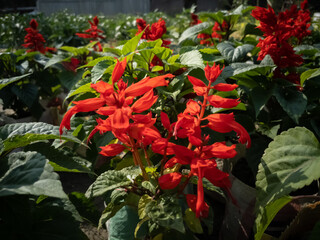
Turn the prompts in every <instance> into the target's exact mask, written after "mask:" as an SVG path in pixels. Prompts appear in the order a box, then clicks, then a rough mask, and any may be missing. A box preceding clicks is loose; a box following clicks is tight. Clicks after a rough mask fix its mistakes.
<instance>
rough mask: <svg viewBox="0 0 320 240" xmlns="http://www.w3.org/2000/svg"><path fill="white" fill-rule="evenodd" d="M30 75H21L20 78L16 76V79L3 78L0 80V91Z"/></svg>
mask: <svg viewBox="0 0 320 240" xmlns="http://www.w3.org/2000/svg"><path fill="white" fill-rule="evenodd" d="M31 74H32V73H27V74H23V75H21V76H16V77H11V78H3V79H0V90H1V89H2V88H4V87H5V86H7V85H9V84H11V83H14V82H16V81H19V80H20V79H23V78H25V77H27V76H29V75H31Z"/></svg>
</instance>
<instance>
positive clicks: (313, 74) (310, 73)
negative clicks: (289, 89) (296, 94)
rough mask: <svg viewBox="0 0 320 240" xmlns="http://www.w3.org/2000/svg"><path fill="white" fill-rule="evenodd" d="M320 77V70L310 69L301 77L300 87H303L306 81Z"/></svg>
mask: <svg viewBox="0 0 320 240" xmlns="http://www.w3.org/2000/svg"><path fill="white" fill-rule="evenodd" d="M319 75H320V68H316V69H309V70H307V71H305V72H303V73H302V74H301V75H300V85H301V86H303V84H304V82H305V81H306V80H309V79H311V78H314V77H317V76H319Z"/></svg>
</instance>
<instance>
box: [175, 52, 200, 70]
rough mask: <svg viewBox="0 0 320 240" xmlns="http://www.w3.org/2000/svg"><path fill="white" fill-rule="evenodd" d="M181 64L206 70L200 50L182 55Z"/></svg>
mask: <svg viewBox="0 0 320 240" xmlns="http://www.w3.org/2000/svg"><path fill="white" fill-rule="evenodd" d="M180 62H181V64H183V65H186V66H188V67H194V68H204V64H203V60H202V55H201V53H200V52H199V51H198V50H193V51H189V52H186V53H183V54H181V55H180Z"/></svg>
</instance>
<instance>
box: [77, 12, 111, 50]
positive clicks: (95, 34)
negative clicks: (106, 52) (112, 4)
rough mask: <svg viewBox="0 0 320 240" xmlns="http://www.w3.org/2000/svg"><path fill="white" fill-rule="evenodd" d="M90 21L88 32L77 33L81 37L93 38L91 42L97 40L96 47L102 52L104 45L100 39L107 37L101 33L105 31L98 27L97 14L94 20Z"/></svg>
mask: <svg viewBox="0 0 320 240" xmlns="http://www.w3.org/2000/svg"><path fill="white" fill-rule="evenodd" d="M88 22H89V23H90V28H89V29H87V30H85V32H86V33H76V35H77V36H78V37H81V38H88V39H91V41H90V42H95V41H96V42H97V43H96V44H95V46H94V48H95V49H96V50H98V51H100V52H101V51H102V46H101V43H100V39H104V38H105V37H104V36H103V35H101V34H100V33H103V31H102V30H100V29H99V28H98V24H99V19H98V17H97V16H95V17H94V18H93V22H91V21H90V20H88ZM97 47H98V48H97Z"/></svg>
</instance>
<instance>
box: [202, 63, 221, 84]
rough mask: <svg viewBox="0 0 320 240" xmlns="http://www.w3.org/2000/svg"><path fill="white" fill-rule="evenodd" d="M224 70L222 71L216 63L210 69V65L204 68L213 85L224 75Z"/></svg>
mask: <svg viewBox="0 0 320 240" xmlns="http://www.w3.org/2000/svg"><path fill="white" fill-rule="evenodd" d="M223 69H224V67H223V68H222V69H220V66H219V65H216V63H214V64H213V66H212V67H209V65H207V66H206V67H205V68H204V73H205V75H206V78H207V79H208V81H210V82H212V83H213V82H215V81H216V80H217V78H218V77H219V75H220V74H221V73H222V71H223Z"/></svg>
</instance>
